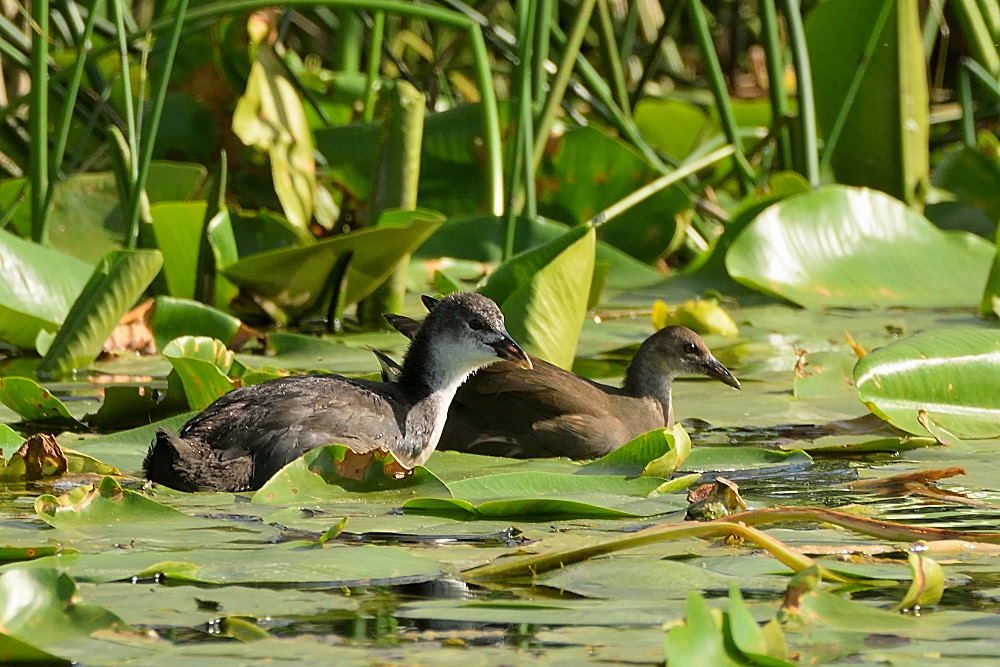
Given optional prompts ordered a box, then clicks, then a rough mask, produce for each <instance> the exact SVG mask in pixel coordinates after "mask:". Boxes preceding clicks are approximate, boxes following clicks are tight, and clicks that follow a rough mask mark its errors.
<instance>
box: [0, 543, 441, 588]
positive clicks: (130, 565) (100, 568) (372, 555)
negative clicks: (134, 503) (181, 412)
mask: <svg viewBox="0 0 1000 667" xmlns="http://www.w3.org/2000/svg"><path fill="white" fill-rule="evenodd" d="M251 554H252V557H248V556H250V555H251ZM13 567H16V568H25V569H35V568H43V569H44V568H52V567H58V568H62V569H65V570H66V571H68V572H69V573H70V574H71V575H72V576H73V577H74V578H76V579H77V580H78V581H92V582H105V581H127V580H129V579H131V578H132V577H143V578H148V577H154V576H157V575H162V577H163V578H164V579H166V580H170V581H179V582H190V583H202V584H255V585H259V584H293V583H300V584H324V585H325V586H361V585H366V586H367V585H372V586H375V585H391V584H403V583H417V582H422V581H430V580H432V579H435V578H437V577H438V576H440V575H441V563H439V562H438V561H437V560H433V559H431V558H423V557H420V556H416V555H414V554H412V553H411V552H410V551H409V550H407V549H403V548H400V547H384V546H374V545H369V544H364V545H347V544H341V543H335V544H334V545H333V546H329V545H328V546H326V547H317V545H316V543H315V542H302V541H296V542H285V543H281V544H270V545H266V546H258V547H257V548H255V549H254V550H253V551H248V550H247V549H245V548H242V549H234V548H228V549H211V548H204V547H198V546H196V548H194V549H192V550H191V551H176V550H174V551H169V552H164V551H127V552H118V553H115V552H109V553H101V554H79V555H76V554H74V555H68V556H48V557H46V558H39V559H37V560H33V561H29V562H26V563H18V564H16V565H14V566H11V565H6V566H3V567H0V572H6V571H9V570H10V569H11V568H13Z"/></svg>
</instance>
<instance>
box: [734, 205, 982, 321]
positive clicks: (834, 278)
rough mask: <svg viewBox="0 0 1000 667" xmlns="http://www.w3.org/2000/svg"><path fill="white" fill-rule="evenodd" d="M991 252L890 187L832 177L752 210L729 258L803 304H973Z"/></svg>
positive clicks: (769, 288) (760, 283)
mask: <svg viewBox="0 0 1000 667" xmlns="http://www.w3.org/2000/svg"><path fill="white" fill-rule="evenodd" d="M993 255H994V249H993V247H992V246H991V245H990V244H988V243H987V242H986V241H984V240H983V239H981V238H979V237H977V236H973V235H971V234H967V233H963V232H942V231H941V230H940V229H938V228H937V227H935V226H934V225H933V224H931V223H930V222H928V221H927V220H926V219H925V218H923V217H922V216H921V215H919V214H918V213H915V212H914V211H912V210H911V209H909V208H907V207H906V206H904V205H903V204H902V203H901V202H899V201H896V200H895V199H892V198H891V197H889V196H888V195H885V194H882V193H880V192H877V191H874V190H868V189H858V188H848V187H843V186H838V185H831V186H827V187H823V188H820V189H819V190H816V191H815V192H811V193H808V194H803V195H796V196H793V197H789V198H788V199H785V200H783V201H781V202H778V203H777V204H774V205H773V206H771V207H769V208H768V209H767V210H765V211H764V212H763V213H761V214H760V215H759V216H757V218H756V219H755V220H754V221H753V222H752V223H750V224H749V225H748V226H747V227H746V229H744V230H743V232H742V233H741V234H740V235H739V236H738V237H737V238H736V239H735V240H734V241H733V243H732V245H731V246H730V249H729V252H728V253H727V254H726V267H727V268H728V270H729V273H730V275H732V276H733V278H735V279H736V280H738V281H740V282H742V283H745V284H747V285H750V286H751V287H754V288H756V289H759V290H762V291H764V292H766V293H769V294H773V295H775V296H778V297H781V298H784V299H788V300H790V301H793V302H795V303H797V304H799V305H801V306H805V307H809V308H831V307H837V306H843V307H849V308H865V307H872V306H912V307H921V308H935V307H957V306H978V304H979V297H980V295H981V294H982V290H983V285H984V284H985V283H986V275H987V273H988V272H989V270H990V263H991V262H992V260H993ZM928 285H934V289H927V286H928Z"/></svg>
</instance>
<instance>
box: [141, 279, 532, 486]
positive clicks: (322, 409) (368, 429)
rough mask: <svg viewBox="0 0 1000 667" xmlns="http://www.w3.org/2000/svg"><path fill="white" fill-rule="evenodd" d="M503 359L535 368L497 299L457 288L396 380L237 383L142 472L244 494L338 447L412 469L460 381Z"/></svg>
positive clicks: (165, 436) (151, 456)
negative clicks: (376, 454)
mask: <svg viewBox="0 0 1000 667" xmlns="http://www.w3.org/2000/svg"><path fill="white" fill-rule="evenodd" d="M498 358H499V359H508V360H510V363H511V364H512V367H516V366H521V367H523V368H530V367H531V362H530V361H529V360H528V356H527V355H526V354H525V353H524V351H523V350H521V348H520V347H518V345H517V343H515V342H514V341H513V340H512V339H511V337H510V335H509V334H508V333H507V330H506V328H505V327H504V322H503V314H502V313H501V312H500V309H499V308H497V305H496V304H495V303H493V302H492V301H490V300H489V299H488V298H486V297H484V296H480V295H478V294H471V293H457V294H452V295H450V296H448V297H446V298H444V299H442V300H441V302H440V304H438V305H437V306H436V307H435V308H434V312H433V313H431V314H430V315H429V316H428V317H427V320H426V321H425V322H424V325H423V326H422V327H421V329H420V331H419V332H418V333H417V334H416V336H415V337H414V338H413V342H412V343H411V345H410V348H409V350H408V351H407V353H406V357H405V359H404V362H403V366H402V371H401V373H400V375H399V378H398V380H397V382H395V383H382V382H371V381H366V380H360V379H351V378H345V377H341V376H339V375H310V376H291V377H285V378H278V379H276V380H270V381H268V382H264V383H262V384H258V385H251V386H248V387H242V388H240V389H236V390H234V391H231V392H229V393H228V394H226V395H225V396H223V397H221V398H220V399H218V400H217V401H215V402H214V403H212V404H211V405H210V406H208V407H207V408H205V409H204V410H203V411H202V412H201V413H199V414H198V415H195V416H194V417H193V418H192V419H191V420H190V421H189V422H188V423H187V424H185V425H184V428H182V429H181V431H180V433H179V434H177V435H174V434H173V433H171V432H169V431H167V430H165V429H159V430H157V433H156V439H155V440H154V441H153V444H152V446H151V447H150V449H149V452H148V453H147V454H146V460H145V461H144V462H143V468H144V469H145V472H146V475H147V477H148V478H149V479H151V480H152V481H154V482H158V483H160V484H164V485H166V486H170V487H173V488H175V489H179V490H183V491H209V490H211V491H243V490H249V489H258V488H260V486H261V485H262V484H263V483H264V482H265V481H267V480H268V479H269V478H270V477H271V476H272V475H273V474H274V473H275V472H277V471H278V470H279V469H280V468H281V467H282V466H284V465H286V464H287V463H289V462H291V461H292V460H294V459H296V458H298V457H299V456H301V455H302V454H304V453H305V452H307V451H309V450H310V449H313V448H314V447H319V446H322V445H327V444H333V443H336V444H342V445H347V446H348V447H350V448H351V449H352V450H354V451H356V452H359V453H364V452H369V451H372V450H374V449H379V448H381V449H386V450H388V451H389V452H391V453H392V455H393V456H394V457H395V458H396V460H397V461H398V462H399V463H400V464H402V465H403V466H405V467H407V468H413V467H415V466H418V465H420V464H422V463H423V462H424V461H426V460H427V458H428V457H429V456H430V455H431V452H433V451H434V447H435V445H437V443H438V439H439V438H440V436H441V431H442V429H443V428H444V422H445V417H446V415H447V411H448V404H449V403H450V402H451V400H452V397H453V396H454V395H455V390H456V389H458V386H459V385H460V384H462V382H463V381H464V380H465V378H466V377H468V375H469V373H471V372H472V371H474V370H476V369H477V368H479V367H482V366H485V365H486V364H489V363H492V362H494V361H496V360H497V359H498Z"/></svg>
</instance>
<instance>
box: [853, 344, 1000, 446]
mask: <svg viewBox="0 0 1000 667" xmlns="http://www.w3.org/2000/svg"><path fill="white" fill-rule="evenodd" d="M998 373H1000V331H998V330H996V329H982V328H978V327H965V328H956V327H950V328H946V329H937V330H933V331H925V332H923V333H919V334H917V335H915V336H911V337H910V338H906V339H904V340H901V341H898V342H896V343H892V344H891V345H887V346H885V347H883V348H879V349H877V350H874V351H873V352H871V353H870V354H868V355H867V356H865V357H864V358H863V359H861V360H860V361H858V364H857V366H855V368H854V381H855V384H857V387H858V398H860V399H861V401H862V402H864V403H865V405H867V406H868V407H869V408H870V409H871V410H872V412H874V413H875V414H876V415H878V416H879V417H881V418H883V419H885V420H887V421H888V422H890V423H891V424H892V425H893V426H896V427H898V428H901V429H903V430H905V431H907V432H909V433H914V434H916V435H925V434H926V433H927V429H926V428H924V427H923V426H922V425H921V424H920V423H919V421H918V417H919V412H920V411H921V410H923V411H925V412H926V413H927V415H928V416H929V417H930V418H931V419H933V420H934V421H935V422H936V423H938V424H940V425H941V426H942V427H943V428H945V429H946V430H948V431H950V432H952V433H954V434H955V435H957V436H958V437H960V438H989V437H996V436H997V435H1000V398H998V396H997V393H996V391H995V386H996V385H995V380H996V378H997V377H998Z"/></svg>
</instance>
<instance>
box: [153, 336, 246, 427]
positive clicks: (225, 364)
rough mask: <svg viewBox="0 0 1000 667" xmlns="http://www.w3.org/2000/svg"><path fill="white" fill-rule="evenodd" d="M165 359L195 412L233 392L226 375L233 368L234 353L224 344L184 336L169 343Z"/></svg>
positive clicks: (198, 337)
mask: <svg viewBox="0 0 1000 667" xmlns="http://www.w3.org/2000/svg"><path fill="white" fill-rule="evenodd" d="M163 356H164V357H166V359H167V361H169V362H170V364H171V365H172V366H173V367H174V370H175V371H176V372H177V375H178V376H179V377H180V380H181V384H183V385H184V393H185V395H187V399H188V405H190V406H191V408H192V409H195V410H203V409H205V408H207V407H208V406H209V405H211V404H212V403H213V402H215V400H216V399H218V398H219V397H220V396H222V395H223V394H225V393H226V392H228V391H230V390H231V389H232V388H233V384H232V382H231V381H230V380H229V377H228V376H227V375H226V374H227V373H228V372H229V369H230V368H232V365H233V359H234V356H233V352H232V350H230V349H228V348H227V347H226V345H225V343H223V342H221V341H218V340H215V339H214V338H206V337H204V336H184V337H182V338H177V339H176V340H172V341H170V343H168V344H167V346H166V347H165V348H163Z"/></svg>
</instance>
